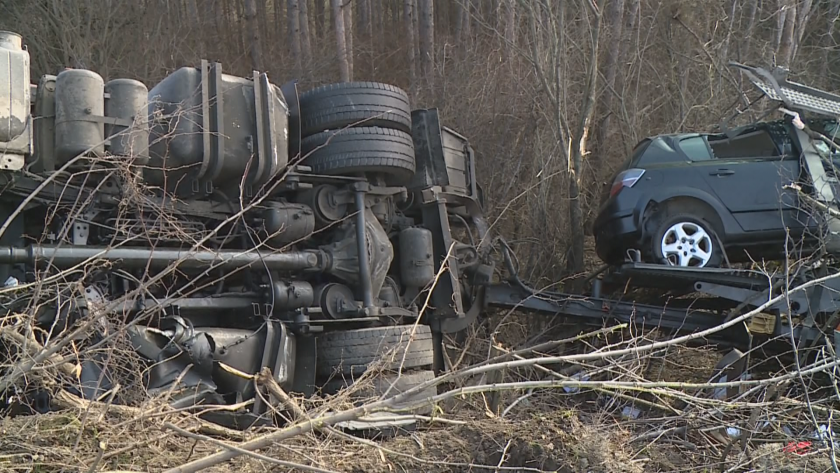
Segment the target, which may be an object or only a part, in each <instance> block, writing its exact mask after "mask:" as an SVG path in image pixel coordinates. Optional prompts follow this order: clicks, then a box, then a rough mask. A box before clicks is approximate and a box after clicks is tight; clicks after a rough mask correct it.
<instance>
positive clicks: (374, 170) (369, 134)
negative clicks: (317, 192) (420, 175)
mask: <svg viewBox="0 0 840 473" xmlns="http://www.w3.org/2000/svg"><path fill="white" fill-rule="evenodd" d="M301 153H302V154H303V156H304V162H303V164H304V165H306V166H310V167H311V168H312V172H314V173H316V174H327V175H340V174H380V175H383V176H384V178H385V181H386V183H387V184H388V185H404V184H406V183H408V181H410V180H411V177H412V176H414V171H415V169H416V168H415V160H414V141H413V140H412V138H411V135H409V134H408V133H404V132H402V131H398V130H389V129H387V128H379V127H364V128H348V129H345V130H339V131H335V132H329V131H326V132H323V133H318V134H317V135H312V136H310V137H308V138H305V139H304V140H303V142H302V143H301Z"/></svg>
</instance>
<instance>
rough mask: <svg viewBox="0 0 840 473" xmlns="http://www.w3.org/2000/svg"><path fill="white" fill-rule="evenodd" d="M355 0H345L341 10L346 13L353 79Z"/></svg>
mask: <svg viewBox="0 0 840 473" xmlns="http://www.w3.org/2000/svg"><path fill="white" fill-rule="evenodd" d="M354 4H355V1H354V0H344V1H343V4H342V6H341V11H342V13H343V14H344V34H345V35H346V41H347V43H346V48H347V67H348V68H349V70H350V80H353V62H354V61H353V56H354V54H353V5H354Z"/></svg>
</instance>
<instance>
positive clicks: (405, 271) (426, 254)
mask: <svg viewBox="0 0 840 473" xmlns="http://www.w3.org/2000/svg"><path fill="white" fill-rule="evenodd" d="M399 244H400V278H401V279H402V283H403V285H405V286H407V287H424V286H426V285H427V284H429V283H431V282H432V281H434V279H435V262H434V259H433V258H432V256H433V254H434V245H433V244H432V232H431V231H429V230H428V229H426V228H420V227H412V228H406V229H404V230H402V231H401V232H400V240H399Z"/></svg>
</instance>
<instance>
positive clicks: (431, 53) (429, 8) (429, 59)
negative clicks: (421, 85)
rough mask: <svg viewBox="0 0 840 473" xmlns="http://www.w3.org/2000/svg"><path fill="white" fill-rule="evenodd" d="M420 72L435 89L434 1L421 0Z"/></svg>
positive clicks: (430, 86) (429, 87) (428, 84)
mask: <svg viewBox="0 0 840 473" xmlns="http://www.w3.org/2000/svg"><path fill="white" fill-rule="evenodd" d="M418 6H419V30H418V32H419V33H420V71H421V74H422V75H423V80H424V81H425V82H426V85H427V87H428V89H429V90H431V89H432V87H433V80H432V79H433V74H434V64H435V49H434V47H435V6H434V0H419V2H418Z"/></svg>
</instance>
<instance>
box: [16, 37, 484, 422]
mask: <svg viewBox="0 0 840 473" xmlns="http://www.w3.org/2000/svg"><path fill="white" fill-rule="evenodd" d="M28 62H29V56H28V53H27V52H26V51H25V50H24V49H23V47H22V38H21V37H20V36H18V35H17V34H14V33H8V32H5V33H0V70H2V71H4V72H5V71H9V73H5V74H0V149H2V172H0V181H2V184H0V188H2V189H3V190H2V192H1V193H0V221H3V222H5V224H4V225H3V226H2V229H0V283H3V282H5V286H4V288H3V289H2V291H3V293H4V296H3V297H4V300H3V306H4V307H3V308H4V313H5V314H6V316H7V317H10V316H11V314H14V313H21V312H29V313H31V312H32V311H35V312H37V314H36V317H37V322H38V328H39V330H38V334H37V338H38V341H39V342H40V343H41V344H43V345H49V344H51V343H52V344H55V343H60V342H59V340H64V339H69V338H73V337H74V336H76V335H75V334H76V332H73V331H74V330H75V331H77V332H78V334H84V336H85V337H86V340H85V343H87V344H88V345H91V344H93V345H95V344H97V343H100V344H103V343H108V339H110V340H112V341H113V340H114V339H118V338H120V337H122V336H123V334H118V333H109V330H108V321H109V320H111V321H113V320H120V321H123V322H124V323H127V327H128V328H127V333H125V334H124V335H125V338H126V339H127V340H128V341H129V342H130V344H131V346H132V347H133V348H134V349H135V350H136V352H137V353H138V354H140V355H141V356H142V358H143V359H144V360H146V362H147V363H148V367H147V370H146V371H145V375H144V380H143V382H144V387H145V388H146V389H148V390H149V391H151V392H162V391H167V392H169V391H170V390H171V389H172V388H173V385H174V384H175V383H177V386H176V388H177V389H175V392H176V393H180V394H178V396H176V397H175V398H174V399H175V400H174V401H173V402H175V403H176V404H178V405H182V406H188V405H191V404H200V403H204V404H207V403H209V404H224V403H235V402H241V401H243V400H248V399H253V398H254V396H255V389H256V388H255V387H254V383H253V381H252V380H250V379H248V377H247V376H243V374H246V375H255V374H257V373H258V372H260V371H261V370H263V369H265V368H268V370H270V372H271V373H272V375H273V377H274V379H275V381H276V382H277V383H278V384H279V385H280V386H281V387H283V388H285V389H287V390H289V391H293V392H300V393H312V392H314V391H315V390H316V389H321V390H325V389H326V390H332V391H335V390H338V389H340V388H341V387H343V386H345V385H346V384H349V383H352V380H353V378H354V377H357V376H358V375H360V374H361V373H363V372H364V371H365V369H366V368H367V367H368V366H369V365H370V364H371V363H374V362H377V361H380V360H379V359H380V357H381V356H382V354H383V353H385V352H389V351H392V350H394V349H400V348H402V351H401V352H400V353H401V354H400V355H399V356H397V357H395V359H394V360H393V362H392V363H390V364H388V363H385V365H384V366H382V367H383V368H384V369H385V370H386V372H387V370H388V369H393V368H397V367H399V368H400V369H401V370H402V377H401V382H400V386H402V389H405V388H408V387H411V386H414V385H416V384H417V383H420V382H423V381H426V380H428V379H430V378H431V377H433V376H434V369H435V366H437V367H438V368H439V367H440V366H441V363H442V362H441V360H440V358H439V355H440V353H439V352H437V351H436V350H435V349H434V345H435V338H436V337H435V336H434V335H433V333H434V334H438V335H439V334H440V333H442V332H451V331H456V330H459V329H461V328H463V327H464V326H465V325H466V323H467V322H468V321H469V318H470V317H473V318H474V316H475V315H476V311H477V310H478V308H479V304H478V303H477V302H476V301H477V295H476V294H474V293H473V291H472V289H470V288H472V287H475V284H476V283H477V282H480V281H481V280H487V281H489V278H490V277H491V275H492V272H493V267H492V265H489V264H487V262H486V261H487V253H488V250H487V248H489V244H484V245H482V242H483V241H484V239H485V238H486V236H487V235H486V228H487V226H486V224H485V223H484V222H483V221H482V217H481V210H480V202H479V192H480V191H479V188H478V186H477V184H476V180H475V168H474V155H473V150H472V148H471V147H470V145H469V143H468V142H467V140H466V139H465V138H464V137H463V136H460V135H459V134H458V133H456V132H454V131H453V130H451V129H449V128H447V127H445V126H443V125H442V124H441V121H440V117H439V115H438V112H437V110H435V109H429V110H413V111H412V110H411V109H410V108H409V100H408V97H407V95H406V93H405V92H403V91H402V90H400V89H398V88H396V87H393V86H390V85H385V84H379V83H372V82H362V83H341V84H333V85H326V86H322V87H318V88H315V89H313V90H310V91H308V92H306V93H303V94H298V91H297V86H296V84H295V83H290V84H287V85H285V86H283V87H278V86H276V85H274V84H272V83H271V82H270V81H269V79H268V77H267V75H266V74H265V73H259V72H255V73H254V75H253V77H250V78H241V77H235V76H232V75H229V74H225V73H223V72H222V67H221V65H220V64H218V63H209V62H206V61H203V62H202V63H201V65H200V66H199V67H184V68H181V69H179V70H177V71H175V72H173V73H172V74H170V75H169V76H168V77H166V78H164V79H163V80H162V81H160V82H159V83H158V84H156V85H155V86H154V87H152V88H151V89H147V86H146V85H144V84H143V83H141V82H139V81H136V80H130V79H113V80H110V81H108V82H105V81H104V80H103V78H102V77H101V76H100V75H98V74H97V73H95V72H93V71H89V70H81V69H67V70H63V71H61V72H60V73H58V74H57V75H44V76H42V77H40V79H39V80H38V82H37V85H33V84H31V83H30V82H31V81H30V76H29V74H30V72H29V64H28ZM455 227H457V229H456V228H455ZM458 231H461V232H462V233H463V235H465V237H466V240H464V241H461V240H458V239H456V238H455V237H454V236H453V235H454V234H455V233H457V232H458ZM444 261H445V262H446V263H445V265H444ZM442 267H443V268H445V271H443V272H441V268H442ZM35 285H37V286H38V287H39V288H38V290H37V291H38V293H39V296H38V298H39V300H38V301H35V300H33V298H34V296H33V295H32V294H33V293H35V292H36V290H35V289H34V286H35ZM432 287H434V290H433V291H431V295H430V290H431V289H432ZM45 293H48V294H49V295H48V296H45V295H44V294H45ZM45 300H47V301H48V302H47V303H46V304H45V303H44V301H45ZM94 319H98V320H97V321H96V322H94ZM418 319H422V320H420V321H421V322H422V323H419V324H418V323H417V322H418ZM85 324H96V325H97V328H96V329H93V330H81V329H80V327H84V326H85ZM88 328H90V327H89V326H88ZM91 332H95V333H96V334H97V335H96V337H95V339H94V340H90V339H88V337H89V335H90V333H91ZM77 338H78V337H77ZM74 343H80V340H75V341H74ZM438 343H439V341H438ZM436 354H437V356H438V357H437V358H436ZM80 361H81V367H82V373H81V374H80V376H79V379H80V380H81V383H80V385H79V389H78V390H77V391H78V394H80V395H82V396H84V397H86V398H91V399H95V398H97V397H98V396H100V395H101V394H102V393H103V392H106V391H107V390H108V389H110V382H109V374H108V372H107V370H106V369H104V367H105V363H103V362H102V360H99V359H95V358H89V359H85V360H80ZM265 412H266V406H265V405H263V402H261V398H260V397H259V396H257V399H256V401H255V402H254V403H253V405H252V408H251V409H250V414H251V415H252V417H253V416H257V417H258V416H260V415H261V414H263V413H265Z"/></svg>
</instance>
